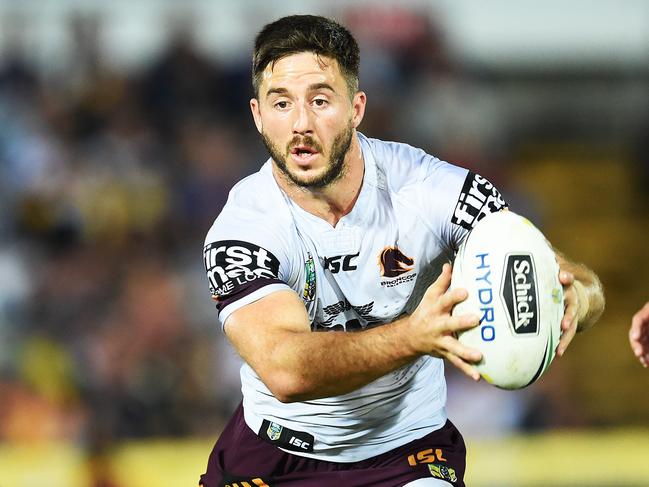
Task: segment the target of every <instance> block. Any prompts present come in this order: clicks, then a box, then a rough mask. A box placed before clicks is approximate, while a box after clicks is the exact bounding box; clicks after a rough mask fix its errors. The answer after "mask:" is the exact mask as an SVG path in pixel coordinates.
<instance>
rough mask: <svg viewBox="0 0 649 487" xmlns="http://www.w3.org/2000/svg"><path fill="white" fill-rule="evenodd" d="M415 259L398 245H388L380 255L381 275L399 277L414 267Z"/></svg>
mask: <svg viewBox="0 0 649 487" xmlns="http://www.w3.org/2000/svg"><path fill="white" fill-rule="evenodd" d="M414 263H415V259H413V258H412V257H408V256H407V255H405V254H404V253H403V252H401V250H399V247H397V246H396V245H394V246H392V247H386V248H384V249H383V250H382V251H381V254H380V255H379V265H380V266H381V276H383V277H397V276H400V275H401V274H405V273H406V272H408V271H411V270H412V269H413V266H414Z"/></svg>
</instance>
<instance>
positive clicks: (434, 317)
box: [409, 264, 482, 380]
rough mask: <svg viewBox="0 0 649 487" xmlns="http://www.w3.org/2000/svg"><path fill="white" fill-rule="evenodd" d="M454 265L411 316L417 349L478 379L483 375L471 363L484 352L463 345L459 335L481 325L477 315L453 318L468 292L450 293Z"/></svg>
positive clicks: (414, 344)
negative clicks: (454, 310)
mask: <svg viewBox="0 0 649 487" xmlns="http://www.w3.org/2000/svg"><path fill="white" fill-rule="evenodd" d="M450 284H451V266H450V264H444V267H443V268H442V273H441V274H440V276H439V277H438V278H437V280H436V281H435V282H434V283H433V284H431V285H430V287H429V288H428V289H427V290H426V294H424V297H423V298H422V300H421V302H420V303H419V306H417V309H416V310H415V312H414V313H413V314H412V315H411V316H410V319H409V321H410V326H409V328H410V330H411V331H412V333H413V334H412V336H411V338H412V342H413V346H414V347H415V349H416V350H417V351H418V352H419V353H424V354H429V355H433V356H435V357H440V358H445V359H447V360H448V361H449V362H451V363H452V364H453V365H455V366H456V367H457V368H458V369H460V370H461V371H462V372H464V373H465V374H466V375H468V376H469V377H471V378H472V379H474V380H479V379H480V374H479V373H478V371H477V370H475V368H474V367H472V366H471V365H470V364H471V363H472V362H478V361H479V360H480V359H481V358H482V354H481V353H480V351H478V350H476V349H474V348H470V347H467V346H465V345H463V344H462V343H460V341H459V340H458V339H457V338H456V334H457V333H458V332H460V331H463V330H468V329H469V328H473V327H475V326H477V325H478V324H479V317H478V316H477V315H474V314H467V315H462V316H451V311H452V310H453V306H455V305H456V304H457V303H460V302H462V301H464V300H465V299H466V298H467V296H468V292H467V291H466V289H459V288H458V289H452V290H449V286H450Z"/></svg>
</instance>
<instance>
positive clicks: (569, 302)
mask: <svg viewBox="0 0 649 487" xmlns="http://www.w3.org/2000/svg"><path fill="white" fill-rule="evenodd" d="M559 282H561V284H562V285H563V302H564V312H563V318H562V320H561V339H560V340H559V345H557V348H556V354H557V356H559V357H561V356H563V354H564V353H565V351H566V348H568V345H569V344H570V342H571V341H572V339H573V338H574V337H575V334H576V333H577V325H579V317H580V316H583V315H584V312H585V309H584V307H587V306H588V304H587V303H584V302H583V300H584V297H585V296H584V294H583V293H580V292H579V291H578V289H577V287H578V286H581V283H579V282H576V281H575V276H574V275H573V274H572V273H571V272H567V271H564V270H561V271H559ZM582 289H583V287H582Z"/></svg>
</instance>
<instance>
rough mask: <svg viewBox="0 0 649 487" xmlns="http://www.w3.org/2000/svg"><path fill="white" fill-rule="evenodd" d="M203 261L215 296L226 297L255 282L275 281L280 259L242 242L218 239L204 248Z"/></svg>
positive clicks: (261, 248)
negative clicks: (242, 286) (263, 279)
mask: <svg viewBox="0 0 649 487" xmlns="http://www.w3.org/2000/svg"><path fill="white" fill-rule="evenodd" d="M203 259H204V263H205V270H206V271H207V278H208V280H209V284H210V291H211V292H212V295H214V296H223V295H226V294H229V293H231V292H232V291H234V290H235V289H236V288H237V287H239V286H241V285H243V284H246V283H248V282H251V281H254V280H255V279H260V278H266V279H276V278H277V276H278V273H279V260H277V258H276V257H275V256H274V255H273V254H272V253H270V252H269V251H268V250H266V249H264V248H263V247H260V246H258V245H255V244H252V243H249V242H243V241H241V240H221V241H219V242H213V243H211V244H209V245H206V246H205V249H204V251H203Z"/></svg>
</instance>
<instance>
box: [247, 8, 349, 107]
mask: <svg viewBox="0 0 649 487" xmlns="http://www.w3.org/2000/svg"><path fill="white" fill-rule="evenodd" d="M300 52H313V53H314V54H316V55H318V56H326V57H329V58H332V59H335V60H336V61H338V65H339V66H340V70H341V71H342V73H343V76H344V77H345V81H346V82H347V86H348V88H349V92H350V95H351V96H353V94H354V93H356V92H357V91H358V66H359V64H360V53H359V50H358V44H357V43H356V39H354V37H353V36H352V34H351V33H350V32H349V31H348V30H347V29H346V28H345V27H343V26H342V25H340V24H339V23H338V22H336V21H334V20H331V19H328V18H326V17H320V16H315V15H290V16H288V17H282V18H281V19H278V20H276V21H275V22H272V23H270V24H267V25H265V26H264V28H263V29H262V30H261V31H260V32H259V34H257V38H256V39H255V51H254V53H253V56H252V87H253V89H254V91H255V96H257V97H258V96H259V86H260V85H261V75H262V73H263V71H264V69H266V66H268V65H269V64H273V63H275V62H276V61H278V60H280V59H282V58H284V57H286V56H290V55H291V54H297V53H300Z"/></svg>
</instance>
